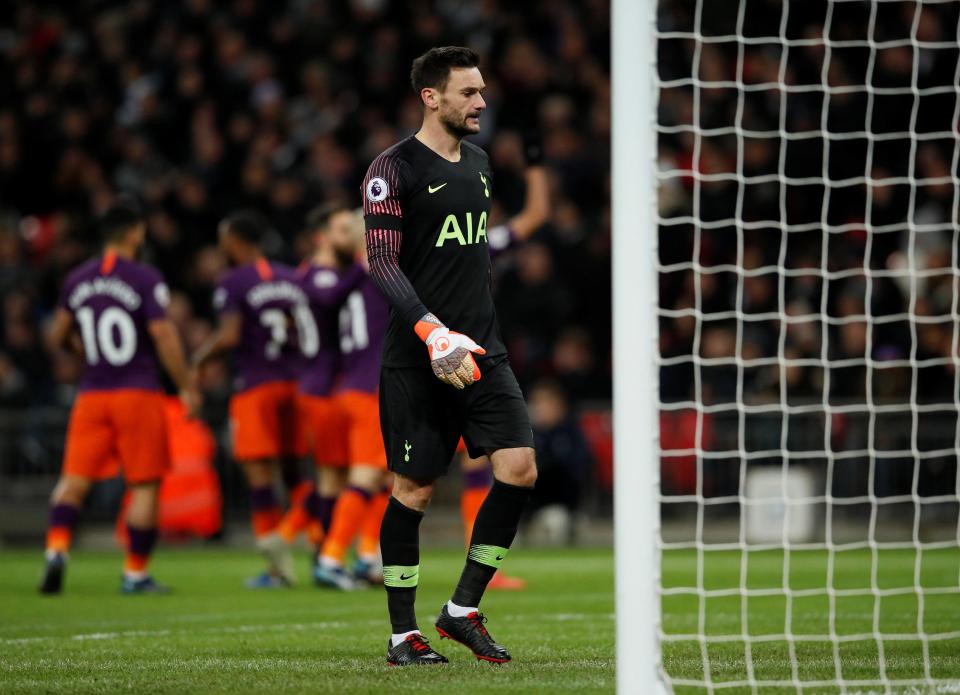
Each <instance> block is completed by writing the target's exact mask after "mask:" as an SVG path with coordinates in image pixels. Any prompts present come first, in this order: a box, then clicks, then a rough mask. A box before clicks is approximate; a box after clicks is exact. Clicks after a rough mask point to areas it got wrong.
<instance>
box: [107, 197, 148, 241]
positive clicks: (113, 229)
mask: <svg viewBox="0 0 960 695" xmlns="http://www.w3.org/2000/svg"><path fill="white" fill-rule="evenodd" d="M144 221H145V218H144V216H143V212H142V211H141V210H140V206H138V205H136V204H135V203H134V202H132V201H128V200H120V201H118V202H117V203H115V204H114V205H113V206H111V207H110V208H109V209H108V210H107V211H106V212H105V213H103V215H102V216H101V217H100V220H99V224H98V226H99V228H100V235H101V236H102V237H103V240H104V241H106V242H111V241H119V240H120V239H122V238H123V237H124V235H125V234H126V233H127V232H129V231H130V230H131V229H133V228H134V227H136V226H137V225H138V224H143V222H144Z"/></svg>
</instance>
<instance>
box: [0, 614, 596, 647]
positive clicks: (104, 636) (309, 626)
mask: <svg viewBox="0 0 960 695" xmlns="http://www.w3.org/2000/svg"><path fill="white" fill-rule="evenodd" d="M521 618H522V619H526V618H525V617H523V616H504V617H503V618H501V620H503V621H504V622H513V621H515V620H520V619H521ZM597 618H599V619H602V620H613V618H614V614H613V613H547V614H545V615H541V616H539V619H540V620H547V621H556V622H570V621H577V620H594V619H597ZM430 620H431V622H432V621H433V618H431V619H430ZM382 622H383V621H381V620H363V621H356V620H353V621H349V622H347V621H344V620H327V621H321V622H313V623H279V624H270V623H267V624H263V625H223V626H220V627H208V628H201V629H199V630H119V631H116V632H82V633H79V634H76V635H44V636H36V637H13V638H7V639H0V644H5V645H16V644H32V643H35V642H50V641H56V640H76V641H85V640H112V639H126V638H137V637H165V636H168V635H190V634H195V633H197V632H203V633H207V634H211V633H212V634H218V633H226V632H284V631H290V632H303V631H308V630H324V629H332V628H340V627H348V626H351V625H358V624H363V625H379V624H380V623H382Z"/></svg>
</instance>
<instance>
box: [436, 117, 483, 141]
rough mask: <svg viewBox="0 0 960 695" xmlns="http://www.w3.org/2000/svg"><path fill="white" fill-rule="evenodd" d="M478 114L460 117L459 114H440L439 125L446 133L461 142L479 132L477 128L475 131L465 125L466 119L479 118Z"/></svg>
mask: <svg viewBox="0 0 960 695" xmlns="http://www.w3.org/2000/svg"><path fill="white" fill-rule="evenodd" d="M479 117H480V113H479V112H477V113H468V114H463V115H460V114H459V113H443V112H442V111H441V112H440V123H441V125H443V127H444V128H445V129H446V131H447V132H448V133H450V134H451V135H452V136H454V137H455V138H457V139H458V140H463V139H464V138H465V137H467V136H469V135H476V134H477V133H478V132H480V128H479V127H478V128H477V129H476V130H474V129H473V128H471V127H470V126H468V125H467V118H479Z"/></svg>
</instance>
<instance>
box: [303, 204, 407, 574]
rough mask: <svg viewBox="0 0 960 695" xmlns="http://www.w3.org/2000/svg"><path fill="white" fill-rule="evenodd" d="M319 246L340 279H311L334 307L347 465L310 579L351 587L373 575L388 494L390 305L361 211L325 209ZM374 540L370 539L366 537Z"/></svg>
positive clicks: (319, 296) (318, 295) (315, 291)
mask: <svg viewBox="0 0 960 695" xmlns="http://www.w3.org/2000/svg"><path fill="white" fill-rule="evenodd" d="M321 229H322V238H321V239H320V242H321V244H320V246H321V247H322V246H326V247H327V248H328V249H329V250H330V251H332V253H333V256H334V262H335V267H336V269H337V271H338V280H339V282H338V283H337V285H336V286H335V289H334V288H320V287H317V285H316V283H313V284H310V283H308V284H307V285H306V286H305V291H306V292H307V294H308V295H310V297H311V299H312V300H314V301H316V300H319V301H321V302H323V303H325V304H326V305H327V306H335V307H337V308H338V309H339V343H340V378H339V380H338V382H337V385H336V388H335V393H334V403H335V404H336V407H337V409H338V410H339V411H340V413H341V417H343V418H344V431H345V433H346V444H347V460H348V461H349V472H348V474H347V481H346V483H347V484H346V487H344V489H343V490H342V491H341V492H340V495H339V497H338V498H337V503H336V506H335V507H334V510H333V519H332V521H331V523H330V526H329V529H328V532H327V535H326V538H325V540H324V543H323V547H322V548H321V550H320V556H319V561H318V563H317V565H316V567H315V571H314V579H315V580H316V582H317V583H318V584H320V585H325V586H329V587H333V588H338V589H352V588H355V587H356V585H357V579H362V580H364V579H369V578H370V577H371V576H372V575H376V574H378V572H379V570H378V567H377V566H378V565H379V556H378V543H377V542H376V540H377V538H378V537H379V533H380V528H379V525H380V521H381V519H382V518H383V512H384V510H385V508H386V504H387V501H388V499H389V495H388V493H386V492H385V487H386V484H387V482H388V478H389V476H388V473H387V455H386V451H385V449H384V446H383V438H382V436H381V434H380V407H379V402H378V389H379V380H380V352H381V350H382V348H383V339H384V335H385V334H386V327H387V322H388V321H389V314H390V310H389V305H388V304H387V302H386V299H385V298H384V297H383V295H382V293H381V292H380V290H379V289H378V288H377V286H376V285H375V284H374V283H373V281H372V280H371V278H370V276H369V275H368V274H367V271H366V266H365V259H364V258H362V257H361V258H358V253H362V252H363V251H364V244H363V227H362V221H361V220H360V218H359V216H358V215H357V214H356V213H355V212H353V211H352V210H350V209H348V208H345V207H335V208H333V209H332V210H331V211H330V217H329V223H328V224H327V225H326V226H325V227H323V228H321ZM361 534H362V538H361V544H360V548H359V549H358V563H357V567H355V568H354V571H353V573H352V575H351V574H349V573H348V572H347V571H346V569H345V567H344V559H345V557H346V553H347V551H348V550H349V549H350V547H351V546H352V545H353V543H354V541H355V540H356V539H357V537H358V535H361ZM371 539H372V540H371Z"/></svg>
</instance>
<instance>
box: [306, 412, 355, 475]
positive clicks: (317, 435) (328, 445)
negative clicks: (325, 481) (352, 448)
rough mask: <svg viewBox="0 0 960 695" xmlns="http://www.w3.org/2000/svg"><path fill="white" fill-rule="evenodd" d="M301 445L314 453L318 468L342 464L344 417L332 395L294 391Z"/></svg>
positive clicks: (346, 460) (345, 455) (345, 440)
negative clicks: (312, 394)
mask: <svg viewBox="0 0 960 695" xmlns="http://www.w3.org/2000/svg"><path fill="white" fill-rule="evenodd" d="M297 410H298V412H299V417H300V430H301V432H302V435H303V449H304V451H308V452H310V453H312V454H313V462H314V465H316V466H317V468H345V467H346V466H347V464H348V463H349V458H348V456H347V435H346V432H347V418H346V416H345V415H344V413H343V411H342V410H340V408H339V407H338V406H337V404H336V403H335V402H334V400H333V398H328V397H323V396H310V395H307V394H305V393H299V394H297Z"/></svg>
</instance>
